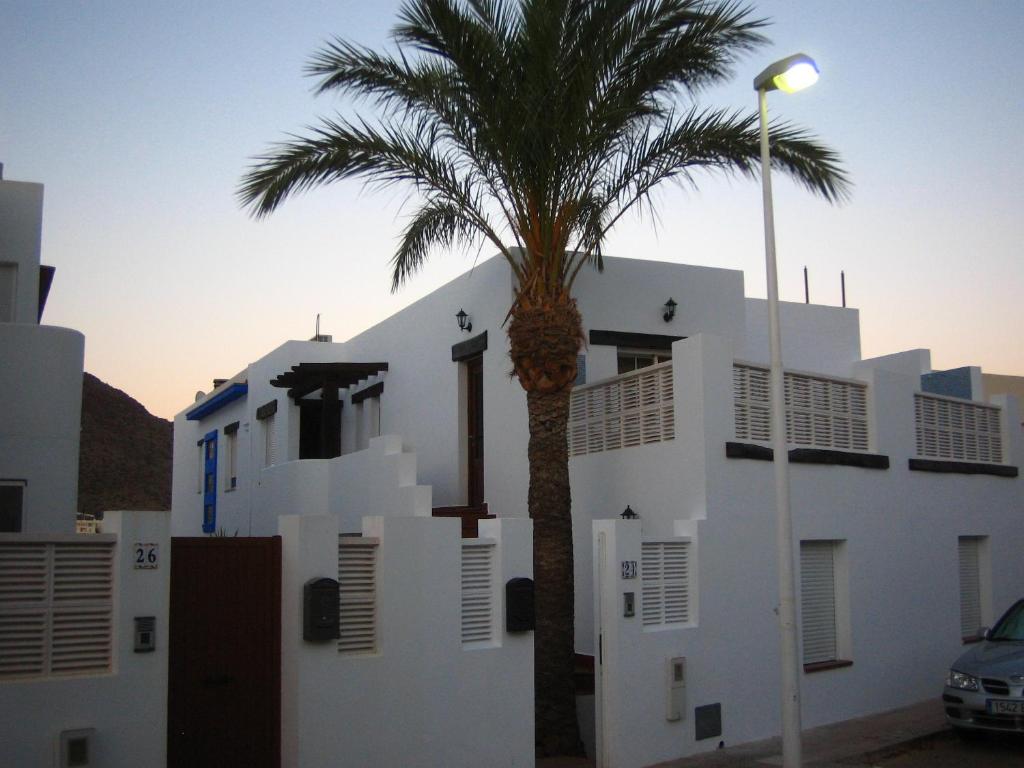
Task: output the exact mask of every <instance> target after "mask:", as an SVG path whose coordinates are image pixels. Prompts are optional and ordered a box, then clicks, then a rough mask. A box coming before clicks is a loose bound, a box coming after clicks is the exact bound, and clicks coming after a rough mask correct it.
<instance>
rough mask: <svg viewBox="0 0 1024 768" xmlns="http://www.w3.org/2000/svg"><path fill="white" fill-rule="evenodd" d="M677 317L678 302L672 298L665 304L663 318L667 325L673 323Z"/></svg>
mask: <svg viewBox="0 0 1024 768" xmlns="http://www.w3.org/2000/svg"><path fill="white" fill-rule="evenodd" d="M675 316H676V302H675V299H673V298H672V297H671V296H669V297H668V301H666V302H665V314H663V315H662V318H663V319H664V320H665V322H666V323H670V322H672V318H673V317H675Z"/></svg>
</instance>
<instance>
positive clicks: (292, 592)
mask: <svg viewBox="0 0 1024 768" xmlns="http://www.w3.org/2000/svg"><path fill="white" fill-rule="evenodd" d="M280 526H281V529H280V530H281V536H282V539H283V541H282V648H281V651H282V652H281V658H282V756H283V757H282V765H283V766H286V768H314V767H319V766H328V765H336V764H339V763H340V764H344V765H346V766H354V767H359V766H366V767H367V768H369V767H370V766H379V765H396V766H397V765H402V766H423V767H424V768H427V767H428V766H429V767H432V766H438V765H445V766H467V768H468V767H469V766H480V765H488V766H510V767H511V766H532V765H533V764H534V757H533V753H534V744H533V675H532V672H530V671H529V670H532V667H533V634H532V633H529V632H527V633H517V634H510V633H507V632H504V630H503V626H504V621H503V617H504V605H503V599H504V588H503V585H504V583H505V582H506V581H507V580H508V579H510V578H513V577H519V576H526V577H530V576H532V557H531V552H532V547H531V535H532V534H531V528H532V526H531V524H530V522H529V521H527V520H494V521H484V522H482V523H481V525H480V535H481V536H482V537H484V538H488V539H491V540H494V541H495V547H496V550H495V555H496V573H497V578H496V580H495V583H496V590H495V600H496V605H495V608H496V614H497V617H498V618H497V623H498V627H499V628H498V631H497V635H496V642H495V643H493V644H492V645H490V646H487V647H481V648H464V647H463V646H462V642H461V639H460V563H461V549H460V547H461V541H462V540H461V539H460V538H459V523H458V521H457V520H453V519H439V518H428V517H409V518H400V517H389V518H381V517H376V518H367V519H366V521H365V524H364V527H363V534H364V535H365V536H367V537H373V538H375V539H376V540H377V541H378V547H377V558H378V568H377V617H378V618H377V621H378V652H377V653H374V654H369V655H343V654H339V652H338V649H337V645H336V644H335V643H334V642H328V643H323V644H318V643H309V642H304V641H303V640H302V621H301V605H300V602H301V601H300V598H301V594H302V585H303V584H304V583H305V582H306V581H307V580H308V579H311V578H314V577H323V576H328V577H331V578H334V577H336V574H337V568H338V524H337V519H336V518H334V517H317V516H308V515H307V516H285V517H282V518H281V519H280Z"/></svg>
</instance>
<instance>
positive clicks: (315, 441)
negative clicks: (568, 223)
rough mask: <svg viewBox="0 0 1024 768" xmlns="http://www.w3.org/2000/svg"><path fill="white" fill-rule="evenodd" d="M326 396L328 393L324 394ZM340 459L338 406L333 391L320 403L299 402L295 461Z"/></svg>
mask: <svg viewBox="0 0 1024 768" xmlns="http://www.w3.org/2000/svg"><path fill="white" fill-rule="evenodd" d="M327 391H328V392H330V390H327ZM336 456H341V403H340V402H339V400H338V394H337V390H335V391H334V397H333V398H332V397H331V396H330V395H329V394H328V396H327V397H326V398H324V399H322V400H299V458H300V459H333V458H334V457H336Z"/></svg>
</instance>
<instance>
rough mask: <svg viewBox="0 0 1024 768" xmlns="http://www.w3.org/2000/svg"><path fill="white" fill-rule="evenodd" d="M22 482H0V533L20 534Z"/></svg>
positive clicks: (23, 488) (23, 491)
mask: <svg viewBox="0 0 1024 768" xmlns="http://www.w3.org/2000/svg"><path fill="white" fill-rule="evenodd" d="M24 504H25V481H24V480H0V533H21V526H22V512H23V509H24Z"/></svg>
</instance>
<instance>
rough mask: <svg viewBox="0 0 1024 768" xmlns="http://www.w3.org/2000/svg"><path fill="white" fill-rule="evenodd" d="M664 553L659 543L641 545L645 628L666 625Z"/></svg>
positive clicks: (642, 611)
mask: <svg viewBox="0 0 1024 768" xmlns="http://www.w3.org/2000/svg"><path fill="white" fill-rule="evenodd" d="M661 574H662V552H661V547H660V546H659V545H658V543H657V542H648V541H645V542H643V543H642V544H641V545H640V577H641V583H642V587H641V596H640V597H641V600H642V601H643V605H642V607H641V608H642V610H641V614H642V616H643V624H644V626H645V627H652V626H657V625H659V624H662V623H664V622H663V617H664V606H663V605H662V600H661V583H662V579H661Z"/></svg>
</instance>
